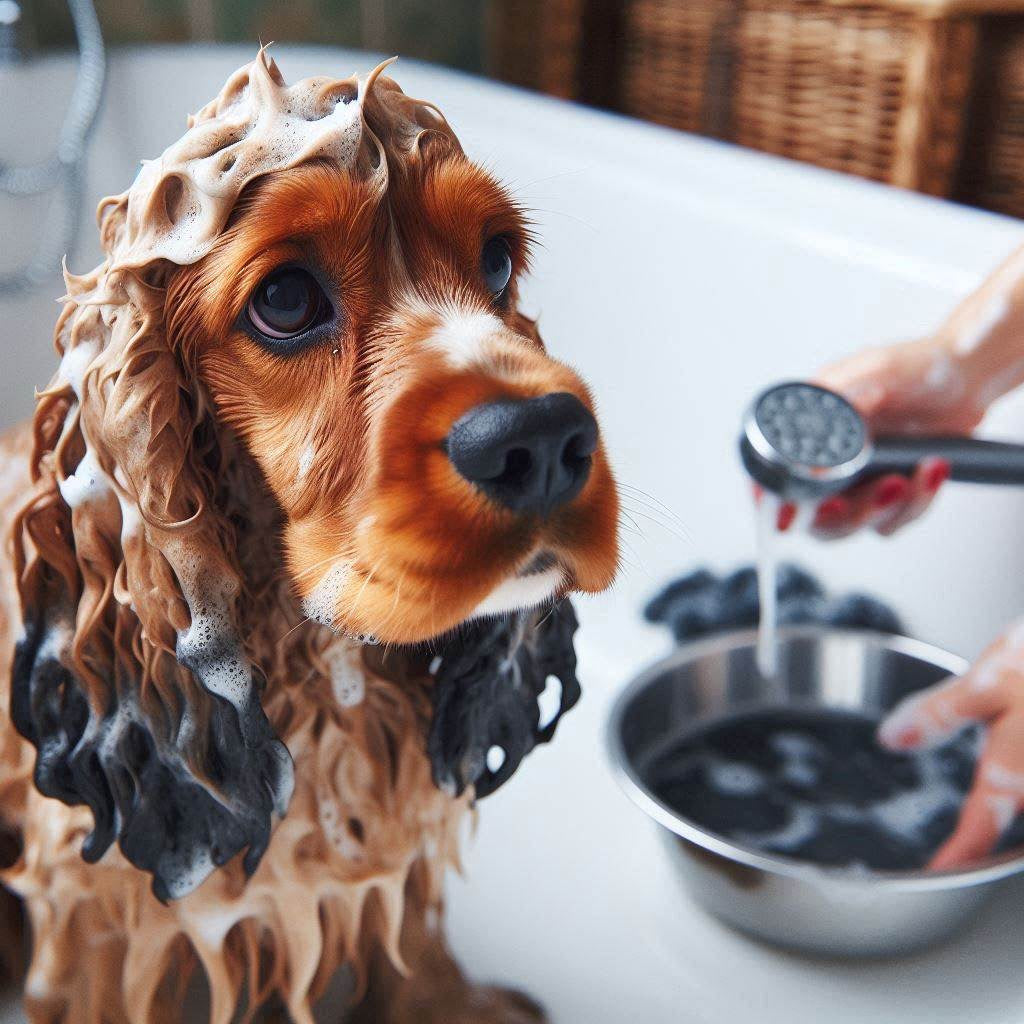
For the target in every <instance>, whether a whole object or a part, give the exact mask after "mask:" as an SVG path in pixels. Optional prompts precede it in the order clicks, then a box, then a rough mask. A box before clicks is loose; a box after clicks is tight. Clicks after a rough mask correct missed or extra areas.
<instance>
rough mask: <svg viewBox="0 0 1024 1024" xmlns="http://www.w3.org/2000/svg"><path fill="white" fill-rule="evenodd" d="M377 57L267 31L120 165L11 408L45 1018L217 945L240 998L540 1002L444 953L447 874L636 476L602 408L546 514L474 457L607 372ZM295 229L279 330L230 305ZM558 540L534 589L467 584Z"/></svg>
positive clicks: (6, 774)
mask: <svg viewBox="0 0 1024 1024" xmlns="http://www.w3.org/2000/svg"><path fill="white" fill-rule="evenodd" d="M381 71H382V68H377V69H375V70H374V71H373V72H372V73H371V74H370V75H368V76H366V77H365V78H356V77H353V78H351V79H345V80H332V79H310V80H306V81H304V82H299V83H297V84H296V85H294V86H291V87H289V86H286V85H285V83H284V81H283V78H282V77H281V75H280V72H279V71H278V69H277V67H276V66H275V64H274V62H273V61H272V60H271V59H270V58H269V57H268V56H267V54H266V53H265V51H261V52H260V54H259V55H258V57H257V58H256V60H254V61H253V62H252V63H251V64H249V65H246V67H244V68H242V69H240V70H239V71H238V72H237V73H236V74H235V75H233V76H232V77H231V78H230V79H229V81H228V83H227V84H226V85H225V87H224V90H223V91H222V92H221V94H220V95H219V96H218V97H217V98H216V99H215V100H213V101H212V102H211V103H210V104H208V105H207V106H206V107H204V108H203V110H201V111H200V112H199V113H198V114H197V115H195V116H194V117H193V118H192V119H190V127H189V131H188V132H187V133H186V135H185V136H183V138H182V139H181V140H179V141H178V142H177V143H175V144H174V145H172V146H171V147H169V149H168V150H167V151H166V152H165V153H164V154H163V156H162V157H161V158H159V159H158V160H157V161H152V162H150V163H148V164H145V165H144V166H143V169H142V171H141V172H140V175H139V177H138V179H137V180H136V182H135V183H134V184H133V185H132V187H131V188H130V189H129V190H128V191H127V192H126V193H124V194H123V195H120V196H116V197H112V198H110V199H107V200H104V202H103V203H102V204H101V206H100V210H99V226H100V233H101V237H102V240H103V244H104V249H105V252H106V258H105V260H104V262H103V263H102V264H101V265H100V266H99V267H98V268H96V270H94V271H93V272H91V273H89V274H86V275H84V276H82V277H76V276H75V275H72V274H70V273H68V274H66V281H67V287H68V295H67V296H66V298H65V300H64V309H63V312H62V314H61V316H60V319H59V322H58V325H57V330H56V348H57V353H58V356H59V357H60V360H61V365H60V368H59V370H58V372H57V374H56V375H55V377H54V379H53V381H52V382H51V384H50V386H49V387H48V388H47V389H46V390H45V391H43V392H42V393H41V394H40V395H39V398H38V403H37V409H36V413H35V417H34V419H33V422H32V423H31V424H27V425H24V426H21V427H18V428H16V429H15V430H13V431H12V432H10V433H9V434H8V435H7V436H6V437H5V438H4V439H3V442H2V446H0V479H2V488H0V520H2V522H0V526H2V528H3V531H4V535H5V536H9V537H10V538H11V546H10V552H11V555H10V562H9V565H8V566H7V567H6V568H5V570H4V571H3V573H2V575H0V581H2V586H0V645H2V648H3V651H4V655H3V656H4V657H5V658H6V659H7V661H8V662H9V663H10V664H11V665H12V671H11V675H10V686H9V688H8V686H7V683H6V681H3V682H0V838H2V839H3V840H4V841H3V842H0V857H2V858H3V859H2V860H0V880H2V882H3V884H4V886H5V887H6V889H7V890H8V892H10V893H13V894H15V895H16V896H17V898H18V900H19V901H20V905H21V907H23V911H24V913H25V914H26V915H27V918H28V920H29V922H30V925H31V928H30V932H31V945H32V948H31V962H30V966H29V968H28V972H27V976H26V980H25V1001H26V1007H27V1011H28V1014H29V1016H30V1018H31V1020H32V1021H34V1022H44V1021H45V1022H57V1021H63V1022H68V1024H79V1022H83V1024H85V1022H90V1024H92V1022H96V1024H99V1022H112V1024H115V1022H116V1024H120V1022H122V1021H124V1022H133V1024H142V1022H145V1024H159V1022H161V1021H174V1020H179V1019H181V1013H182V1011H181V1001H182V998H183V993H184V992H185V990H186V989H187V988H188V987H189V985H190V983H191V982H192V980H193V978H194V976H197V975H198V974H199V972H200V971H201V974H202V975H204V976H205V980H206V986H207V989H208V993H209V1019H210V1021H211V1022H214V1024H227V1022H228V1021H231V1020H234V1019H236V1018H238V1019H257V1018H260V1017H261V1015H262V1016H263V1017H266V1016H268V1015H269V1016H271V1017H273V1016H274V1015H275V1014H276V1015H277V1017H278V1019H290V1020H293V1021H296V1022H302V1024H306V1022H312V1021H313V1020H314V1016H313V1014H314V1006H315V1005H316V1004H317V1002H318V1001H321V1002H322V1003H323V1001H324V1000H323V998H322V997H324V994H325V993H328V996H327V997H326V1010H324V1011H323V1012H326V1014H327V1016H326V1017H325V1018H324V1019H332V1020H341V1019H344V1017H345V1014H346V1013H348V1012H351V1014H352V1019H353V1020H373V1021H396V1022H398V1021H402V1022H404V1021H425V1022H429V1021H445V1022H446V1024H458V1022H460V1021H483V1022H487V1021H504V1022H516V1021H533V1020H537V1019H539V1014H540V1011H539V1010H538V1008H537V1007H536V1006H534V1005H533V1004H532V1003H531V1001H530V1000H528V999H526V998H525V997H523V996H519V995H516V994H514V993H508V992H504V991H501V990H496V989H480V988H474V987H473V986H471V985H470V984H469V983H468V982H467V981H466V980H465V978H464V977H463V976H462V974H461V972H460V971H459V970H458V968H457V967H456V966H455V964H454V963H453V962H452V960H451V958H450V956H449V954H448V953H447V950H446V947H445V945H444V940H443V936H442V934H441V930H440V913H441V894H442V880H443V875H444V873H445V871H446V870H447V869H448V868H450V867H452V866H457V865H458V841H459V832H460V827H461V825H462V824H463V823H464V821H465V819H466V816H467V812H468V810H469V808H470V806H471V801H472V799H473V796H474V792H476V793H477V795H482V794H483V793H485V792H489V791H490V790H491V789H493V788H495V786H496V785H498V784H500V783H501V782H503V781H505V779H507V777H508V776H509V775H510V774H511V772H512V771H514V769H515V767H516V765H517V764H518V763H519V760H520V759H521V758H522V756H524V755H525V754H526V753H528V752H529V750H530V749H532V747H533V746H534V745H535V744H536V743H539V742H544V741H546V740H547V739H550V738H551V734H552V733H553V731H554V723H553V722H552V723H542V722H540V721H539V716H538V710H537V704H536V698H537V696H538V694H539V693H540V691H541V690H542V689H543V686H544V682H545V680H546V679H547V678H548V677H550V676H552V675H554V676H556V677H557V678H558V680H559V681H560V684H561V687H562V710H567V709H568V707H570V706H571V704H572V703H573V702H574V700H575V698H576V695H577V694H578V688H577V687H576V684H575V676H574V672H573V670H574V665H575V661H574V658H573V657H572V633H573V631H574V629H575V619H574V618H573V616H572V611H571V608H570V607H569V606H568V602H567V601H563V600H561V599H562V598H563V597H564V595H565V594H567V593H568V592H570V591H573V590H580V591H598V590H601V589H603V588H604V587H605V586H607V585H608V584H609V583H610V581H611V579H612V577H613V575H614V572H615V568H616V562H617V548H616V525H617V514H618V510H617V499H616V492H615V485H614V482H613V480H612V476H611V473H610V470H609V468H608V464H607V459H606V456H605V454H604V451H603V449H602V448H600V447H599V448H598V450H597V451H596V452H594V454H593V456H592V465H591V472H590V476H589V479H588V481H587V483H586V486H585V487H584V489H583V491H582V493H580V495H579V496H578V497H577V498H575V499H574V500H573V501H572V502H571V503H570V504H568V505H566V506H565V507H564V508H562V509H560V510H558V511H556V512H555V513H553V514H552V515H551V516H550V517H548V518H547V519H544V520H540V519H538V518H537V517H529V516H523V515H518V514H515V513H512V512H510V511H508V510H505V509H502V508H499V507H497V506H496V505H494V504H493V503H491V502H490V501H488V500H487V499H486V497H485V496H484V495H483V494H481V493H480V492H479V491H477V490H476V489H475V488H474V487H473V486H472V485H470V484H468V483H467V482H466V481H465V480H463V479H462V478H461V477H459V476H458V474H457V473H455V471H454V470H453V468H452V466H451V465H450V463H449V462H448V460H447V457H446V455H445V452H444V438H445V437H446V435H447V433H448V431H449V429H450V427H451V425H452V424H453V423H454V422H455V421H456V420H457V419H458V418H459V417H460V416H461V415H463V414H464V413H465V412H466V411H467V410H469V409H471V408H473V407H475V406H476V405H478V404H480V403H483V402H488V401H494V400H497V399H507V398H528V397H534V396H538V395H542V394H547V393H550V392H559V391H567V392H569V393H571V394H573V395H575V396H577V397H578V398H579V399H580V400H581V401H582V402H583V403H584V404H585V405H586V406H587V407H588V408H591V409H592V407H593V402H592V400H591V397H590V395H589V393H588V391H587V389H586V387H585V386H584V384H583V383H582V381H581V380H580V378H579V377H578V376H577V375H576V374H575V373H574V372H573V371H571V370H569V369H568V368H567V367H565V366H563V365H561V364H559V363H557V362H556V361H554V360H553V359H551V358H550V357H549V356H548V355H547V354H546V353H545V351H544V348H543V346H542V344H541V341H540V338H539V335H538V334H537V331H536V328H535V325H534V324H533V323H532V322H531V321H530V320H528V319H527V318H526V317H524V316H522V315H521V314H520V313H519V312H517V310H516V298H517V278H518V277H519V276H520V275H521V274H522V273H523V271H524V270H525V269H526V265H527V260H528V249H529V242H530V238H529V231H528V230H527V227H526V225H525V222H524V219H523V215H522V213H521V211H520V210H519V209H518V207H517V206H516V205H515V203H514V202H513V201H512V200H511V199H510V197H509V196H508V194H507V193H506V192H505V190H504V189H503V188H502V187H501V186H500V185H498V184H497V183H496V182H495V181H493V179H492V178H491V177H490V176H489V175H487V174H486V173H485V172H483V171H482V170H481V169H479V168H478V167H477V166H475V165H474V164H472V163H471V162H470V161H469V160H468V159H467V158H466V156H465V155H464V154H463V152H462V149H461V147H460V146H459V144H458V142H457V140H456V138H455V136H454V134H453V133H452V131H451V129H450V128H449V126H448V125H447V123H446V122H445V120H444V118H443V117H442V116H441V115H440V113H439V112H438V111H437V110H436V109H435V108H433V107H432V106H430V105H429V104H425V103H421V102H419V101H416V100H413V99H411V98H409V97H407V96H405V95H404V94H403V93H402V92H401V90H400V89H399V88H398V87H397V85H395V83H394V82H393V81H391V80H390V79H388V78H386V77H384V76H383V75H382V74H381ZM496 235H500V236H501V237H502V238H503V239H505V240H506V241H507V244H508V246H509V250H510V253H511V257H512V261H513V266H514V277H513V279H512V281H511V282H510V284H509V286H508V288H507V290H506V291H505V292H503V293H502V295H501V296H500V297H495V296H493V295H491V294H489V293H488V292H487V290H486V288H484V287H483V286H482V284H481V281H480V259H481V257H480V252H481V246H482V245H483V243H484V242H485V241H486V240H487V239H488V238H490V237H493V236H496ZM289 263H301V264H302V265H304V266H309V267H312V268H315V274H316V275H317V276H318V279H319V280H321V281H322V282H323V285H324V291H325V293H326V294H327V295H328V297H329V299H330V302H331V304H332V311H333V316H332V319H331V320H330V322H328V323H325V324H324V325H323V326H322V327H321V326H318V327H317V328H316V330H317V331H318V332H319V333H318V335H317V337H316V339H315V343H312V344H309V345H307V346H305V347H304V348H303V349H302V350H301V351H297V352H287V353H283V352H273V351H268V350H267V348H266V346H265V345H261V344H260V343H258V341H257V340H255V339H254V338H253V336H252V332H251V330H250V329H249V327H247V325H246V323H245V322H244V316H243V311H244V310H245V308H246V302H247V300H248V297H249V295H250V294H251V293H252V291H253V289H254V288H255V287H256V285H257V284H258V283H259V282H260V281H261V280H263V279H264V278H265V277H266V275H267V274H268V273H270V272H271V271H273V270H274V269H275V268H276V267H280V266H282V265H285V264H289ZM538 557H543V558H544V559H545V560H546V561H545V564H549V563H553V564H554V565H555V566H557V573H556V574H555V575H556V577H557V581H556V584H555V585H554V586H553V587H551V588H550V593H548V594H546V595H545V596H544V600H543V601H542V602H541V603H542V605H543V607H541V608H540V609H538V610H535V609H533V608H527V609H518V608H516V607H509V608H508V609H507V610H506V611H507V613H506V614H505V615H504V616H503V617H502V618H499V619H498V620H494V621H488V620H479V619H475V618H474V612H475V610H476V609H478V608H481V607H484V608H488V609H490V608H491V607H493V606H494V605H495V602H496V601H497V602H499V603H500V600H504V598H501V599H498V598H494V595H495V594H505V593H517V592H518V590H517V585H511V584H510V581H511V583H512V584H515V581H520V582H521V581H523V580H527V581H529V579H530V566H531V565H532V564H534V563H535V562H536V560H537V559H538ZM503 587H504V588H505V589H504V590H503V589H502V588H503ZM520 589H522V588H520ZM488 602H490V603H488ZM531 603H532V604H536V603H537V602H536V601H532V602H531ZM510 694H514V696H510ZM8 715H9V717H8ZM493 744H498V745H501V746H502V750H503V752H504V754H505V762H504V763H503V764H502V765H501V766H500V767H497V768H495V767H493V766H488V765H487V764H486V763H485V762H486V755H487V753H488V750H489V749H490V746H491V745H493ZM20 912H21V911H19V910H18V908H17V907H16V906H14V905H12V908H11V909H10V913H8V915H7V917H8V918H9V919H11V920H12V921H13V923H14V924H13V926H15V927H16V926H17V917H18V915H19V913H20ZM339 978H340V979H341V982H340V984H341V986H342V989H343V990H344V994H343V995H341V996H339V995H338V994H337V991H338V990H337V986H338V984H339V980H338V979H339ZM332 993H333V994H332Z"/></svg>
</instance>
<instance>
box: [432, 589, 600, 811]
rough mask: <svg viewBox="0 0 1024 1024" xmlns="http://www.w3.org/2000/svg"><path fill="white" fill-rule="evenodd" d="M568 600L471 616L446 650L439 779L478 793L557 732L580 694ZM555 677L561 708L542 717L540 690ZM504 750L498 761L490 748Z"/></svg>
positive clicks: (439, 677) (439, 690) (435, 753)
mask: <svg viewBox="0 0 1024 1024" xmlns="http://www.w3.org/2000/svg"><path fill="white" fill-rule="evenodd" d="M577 626H578V623H577V620H576V612H575V610H574V609H573V606H572V604H571V603H570V601H569V600H568V598H563V599H562V600H561V601H558V602H557V603H556V604H555V605H554V606H553V607H551V608H549V609H547V610H545V611H541V612H519V613H517V614H515V615H512V616H509V617H507V618H500V619H491V620H481V621H478V622H471V623H469V624H467V625H464V626H462V627H461V628H460V630H459V632H458V633H457V634H455V635H454V636H453V637H452V638H451V639H450V640H449V641H448V642H446V643H445V644H444V645H443V646H442V648H441V654H440V656H439V662H438V663H437V664H436V665H435V667H434V673H435V678H434V718H433V721H432V723H431V728H430V735H429V737H428V741H427V752H428V754H429V755H430V763H431V768H432V771H433V776H434V782H435V784H436V785H438V786H440V787H441V788H442V789H445V790H447V791H449V792H451V793H453V794H455V795H457V794H460V793H461V792H462V791H463V790H464V789H465V788H466V787H467V786H473V787H474V793H475V795H476V797H477V798H478V799H481V798H483V797H485V796H488V795H489V794H491V793H493V792H494V791H495V790H496V789H497V788H498V787H499V786H501V785H503V784H504V783H506V782H507V781H508V780H509V779H510V778H511V777H512V775H513V773H514V772H515V770H516V769H517V768H518V767H519V765H520V763H521V762H522V760H523V758H524V757H526V755H527V754H529V753H530V751H531V750H533V749H534V747H536V746H537V745H538V744H540V743H548V742H549V741H550V740H551V739H553V738H554V735H555V729H556V728H557V726H558V723H559V721H560V720H561V718H562V715H564V714H565V713H566V712H567V711H569V710H570V709H571V708H572V707H573V706H574V705H575V704H576V702H577V701H578V700H579V699H580V684H579V681H578V680H577V678H576V651H575V648H574V647H573V636H574V635H575V633H576V629H577ZM552 679H554V680H555V681H556V682H557V684H558V686H559V688H560V692H559V694H558V707H557V708H551V709H549V710H550V717H549V719H548V720H547V721H544V722H542V721H541V713H542V709H541V703H540V702H541V696H542V694H544V692H545V690H546V688H547V687H548V686H550V685H551V680H552ZM493 748H497V750H500V751H501V758H500V762H499V763H493V762H491V760H490V757H489V754H490V752H491V750H492V749H493Z"/></svg>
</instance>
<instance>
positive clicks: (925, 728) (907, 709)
mask: <svg viewBox="0 0 1024 1024" xmlns="http://www.w3.org/2000/svg"><path fill="white" fill-rule="evenodd" d="M972 672H973V670H972ZM972 672H968V673H967V674H966V675H963V676H959V677H956V676H954V677H953V678H952V679H947V680H945V681H944V682H942V683H939V684H938V685H936V686H931V687H929V688H928V689H926V690H921V691H919V692H917V693H912V694H911V695H910V696H909V697H906V698H905V699H904V700H902V701H900V703H899V704H897V705H896V707H895V708H893V709H892V711H890V712H889V714H888V715H886V717H885V718H884V719H883V720H882V723H881V725H879V727H878V742H879V743H881V744H882V746H883V747H888V748H889V749H890V750H916V749H927V748H929V747H935V746H938V745H939V744H941V743H944V742H945V741H946V740H948V739H949V738H950V737H951V736H955V735H956V734H957V733H958V732H960V731H961V730H962V729H964V728H965V727H966V726H968V725H971V724H972V723H974V722H983V721H987V720H988V719H990V718H994V717H995V716H996V715H998V714H999V713H1000V712H1002V711H1004V710H1005V708H1006V702H1005V698H1004V697H1002V696H1001V693H1000V690H999V688H998V687H992V688H988V689H982V688H980V687H978V686H977V685H976V684H975V678H974V675H973V674H972Z"/></svg>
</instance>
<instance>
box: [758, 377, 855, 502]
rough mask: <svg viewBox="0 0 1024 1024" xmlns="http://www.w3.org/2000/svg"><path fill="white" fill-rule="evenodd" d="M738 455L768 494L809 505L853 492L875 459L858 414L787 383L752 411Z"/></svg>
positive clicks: (825, 395) (814, 390)
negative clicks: (851, 488) (850, 488)
mask: <svg viewBox="0 0 1024 1024" xmlns="http://www.w3.org/2000/svg"><path fill="white" fill-rule="evenodd" d="M740 454H741V456H742V458H743V464H744V465H745V466H746V467H747V472H748V473H749V474H750V475H751V476H752V477H753V478H754V479H755V480H756V481H757V482H758V483H759V484H761V486H762V487H764V488H765V489H766V490H769V491H772V492H774V493H776V494H779V495H781V496H782V497H784V498H793V499H798V500H808V499H815V498H823V497H825V496H826V495H828V494H832V493H834V492H835V491H841V490H843V489H844V488H845V487H847V486H849V484H850V483H852V482H853V480H854V479H855V478H856V477H857V475H858V474H859V473H861V471H862V470H863V469H864V467H865V466H866V465H867V464H868V461H869V460H870V458H871V441H870V439H869V437H868V432H867V428H866V427H865V425H864V420H863V419H862V418H861V415H860V413H858V412H857V410H856V409H854V407H853V406H852V405H850V403H849V402H848V401H847V400H846V399H845V398H843V397H842V396H841V395H837V394H835V393H834V392H832V391H829V390H828V389H826V388H823V387H819V386H818V385H816V384H804V383H802V382H800V381H788V382H786V383H784V384H776V385H775V386H774V387H771V388H769V389H768V390H767V391H764V392H762V393H761V394H760V395H759V396H758V397H757V398H756V399H755V400H754V402H753V404H752V405H751V406H750V409H749V410H748V411H747V414H746V416H745V417H744V420H743V434H742V436H741V437H740Z"/></svg>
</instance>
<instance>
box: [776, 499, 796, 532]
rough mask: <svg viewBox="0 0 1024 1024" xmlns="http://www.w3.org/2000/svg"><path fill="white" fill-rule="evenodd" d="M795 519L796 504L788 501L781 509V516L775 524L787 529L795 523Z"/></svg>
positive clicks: (782, 529)
mask: <svg viewBox="0 0 1024 1024" xmlns="http://www.w3.org/2000/svg"><path fill="white" fill-rule="evenodd" d="M794 519H796V505H794V504H792V502H788V501H787V502H786V503H785V505H783V506H782V508H780V509H779V518H778V521H777V522H776V524H775V525H776V526H777V527H778V528H779V530H780V531H785V530H788V529H789V528H790V527H791V526H792V525H793V520H794Z"/></svg>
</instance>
